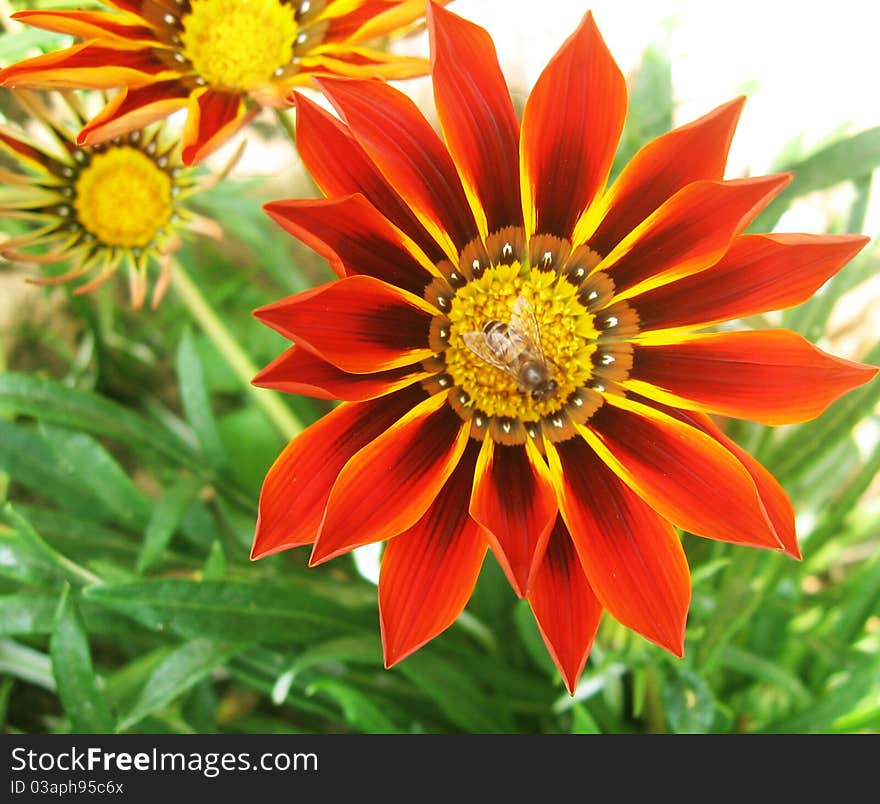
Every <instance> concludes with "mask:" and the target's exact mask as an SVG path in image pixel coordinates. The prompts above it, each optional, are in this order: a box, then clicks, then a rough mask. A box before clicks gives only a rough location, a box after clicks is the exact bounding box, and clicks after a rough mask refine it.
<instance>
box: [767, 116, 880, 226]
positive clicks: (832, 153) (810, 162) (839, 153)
mask: <svg viewBox="0 0 880 804" xmlns="http://www.w3.org/2000/svg"><path fill="white" fill-rule="evenodd" d="M877 167H880V127H878V128H872V129H868V130H867V131H862V132H861V133H859V134H855V135H853V136H851V137H846V138H844V139H841V140H838V141H837V142H835V143H833V144H832V145H829V146H827V147H826V148H822V149H821V150H820V151H818V152H817V153H814V154H812V155H811V156H809V157H807V158H806V159H804V160H803V161H801V162H796V163H795V164H793V165H788V166H787V167H786V170H791V171H793V172H794V174H795V178H794V181H792V183H791V184H789V185H788V187H786V188H785V189H784V190H783V191H782V192H781V193H780V194H779V195H778V196H777V197H776V198H775V199H774V200H773V201H772V202H771V203H770V205H769V206H768V207H767V208H766V209H765V210H764V211H763V212H762V213H761V214H760V215H759V216H758V217H757V219H756V220H755V222H754V223H753V224H752V226H751V227H750V228H751V231H754V232H770V231H772V230H773V227H774V226H776V224H777V223H778V222H779V219H780V218H781V217H782V214H783V213H784V212H785V210H787V209H788V208H789V207H790V206H791V203H792V201H794V200H795V199H796V198H800V197H801V196H804V195H808V194H809V193H814V192H816V191H817V190H827V189H828V188H829V187H834V185H835V184H840V183H841V182H843V181H848V180H853V179H859V178H861V177H862V176H864V175H866V174H867V173H870V172H871V171H872V170H875V169H876V168H877Z"/></svg>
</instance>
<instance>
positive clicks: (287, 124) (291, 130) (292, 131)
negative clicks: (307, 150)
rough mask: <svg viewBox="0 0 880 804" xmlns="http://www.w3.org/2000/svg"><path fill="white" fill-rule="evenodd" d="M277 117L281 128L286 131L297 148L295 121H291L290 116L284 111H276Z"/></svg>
mask: <svg viewBox="0 0 880 804" xmlns="http://www.w3.org/2000/svg"><path fill="white" fill-rule="evenodd" d="M275 116H276V117H277V118H278V122H279V123H280V124H281V128H283V129H284V131H285V133H286V134H287V136H288V137H289V138H290V141H291V142H292V143H293V147H294V148H295V147H296V128H295V127H294V125H293V121H292V120H291V119H290V115H289V114H288V113H287V112H286V111H284V109H276V110H275Z"/></svg>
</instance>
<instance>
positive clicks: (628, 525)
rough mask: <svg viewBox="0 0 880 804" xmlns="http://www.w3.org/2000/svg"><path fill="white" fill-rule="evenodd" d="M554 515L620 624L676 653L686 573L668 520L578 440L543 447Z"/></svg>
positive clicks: (686, 599) (687, 589)
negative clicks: (555, 497)
mask: <svg viewBox="0 0 880 804" xmlns="http://www.w3.org/2000/svg"><path fill="white" fill-rule="evenodd" d="M548 459H549V460H550V463H551V467H552V468H553V474H554V476H555V477H556V478H557V483H558V485H559V488H560V505H561V508H562V516H563V517H564V519H565V522H566V524H567V525H568V529H569V530H570V531H571V536H572V539H573V540H574V546H575V549H576V550H577V553H578V556H580V560H581V563H582V565H583V568H584V571H585V572H586V574H587V578H588V579H589V583H590V586H591V587H592V589H593V591H594V592H595V593H596V596H597V597H598V598H599V600H600V601H601V603H602V606H604V607H605V608H606V609H608V611H609V612H610V613H611V614H612V615H613V616H614V617H615V618H616V619H618V620H619V621H620V622H621V623H623V624H624V625H625V626H626V627H627V628H632V629H633V631H637V632H638V633H640V634H641V635H642V636H644V637H646V638H647V639H650V640H651V641H652V642H655V643H656V644H658V645H660V646H661V647H663V648H666V650H668V651H670V652H672V653H674V654H675V655H676V656H681V655H682V654H683V653H684V628H685V622H686V620H687V612H688V606H689V605H690V599H691V585H690V571H689V570H688V565H687V559H686V558H685V555H684V550H682V547H681V542H680V541H679V539H678V536H677V535H676V533H675V530H674V529H673V527H672V525H671V524H670V523H669V522H667V521H666V520H665V519H664V518H663V517H662V516H660V515H659V514H657V513H655V512H654V511H653V510H652V509H651V507H650V506H648V505H647V504H646V503H645V502H644V501H643V500H642V499H640V497H639V496H638V495H637V494H635V493H634V492H633V491H631V490H630V489H629V488H628V487H627V486H626V484H624V483H621V481H620V479H619V478H618V477H617V476H616V475H615V474H614V472H612V471H611V470H610V469H609V468H608V467H607V466H606V465H605V464H604V463H603V462H602V460H601V459H600V458H599V456H598V455H596V453H595V452H594V451H593V450H592V449H591V448H590V447H589V446H588V445H587V443H586V442H585V441H584V440H583V439H580V438H571V439H569V440H568V441H564V442H562V443H559V444H555V445H553V447H551V448H550V449H549V450H548Z"/></svg>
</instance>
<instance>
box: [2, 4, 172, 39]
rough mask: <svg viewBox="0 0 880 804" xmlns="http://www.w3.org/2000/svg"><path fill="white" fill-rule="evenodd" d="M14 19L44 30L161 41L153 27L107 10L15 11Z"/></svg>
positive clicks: (99, 36)
mask: <svg viewBox="0 0 880 804" xmlns="http://www.w3.org/2000/svg"><path fill="white" fill-rule="evenodd" d="M13 19H15V20H16V21H18V22H23V23H25V24H26V25H32V26H33V27H34V28H42V29H43V30H44V31H55V32H56V33H65V34H70V35H71V36H78V37H80V38H81V39H102V38H106V37H107V36H110V37H114V38H119V39H125V40H128V41H129V42H131V41H137V40H141V41H143V40H147V41H148V42H149V43H151V44H154V45H155V44H158V42H157V41H156V36H155V34H154V32H153V29H152V28H149V27H147V26H146V25H132V24H130V23H127V22H125V18H124V17H121V16H120V15H119V14H112V13H107V12H105V11H19V12H18V13H17V14H13Z"/></svg>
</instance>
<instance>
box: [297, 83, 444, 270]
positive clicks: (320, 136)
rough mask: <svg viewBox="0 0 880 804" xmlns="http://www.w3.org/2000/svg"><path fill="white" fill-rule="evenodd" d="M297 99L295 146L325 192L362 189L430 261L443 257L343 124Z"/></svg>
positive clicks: (334, 192)
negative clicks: (416, 244)
mask: <svg viewBox="0 0 880 804" xmlns="http://www.w3.org/2000/svg"><path fill="white" fill-rule="evenodd" d="M294 98H295V100H296V146H297V150H298V151H299V155H300V157H301V158H302V160H303V163H304V164H305V166H306V167H307V168H308V171H309V173H310V174H311V175H312V178H313V179H314V180H315V183H316V184H317V185H318V187H319V188H320V189H321V191H322V192H323V193H324V195H327V196H331V197H332V196H339V195H351V194H352V193H362V194H363V195H364V196H365V197H366V199H367V200H368V201H369V202H370V203H371V204H372V205H373V206H374V207H376V209H378V210H379V212H381V213H382V214H383V215H384V216H385V217H386V218H388V220H389V221H391V223H393V224H394V225H395V226H396V227H397V228H398V229H400V231H402V232H406V234H408V235H409V236H410V237H411V238H412V239H413V241H415V242H416V243H418V245H419V247H420V248H421V249H422V251H424V253H425V254H427V255H428V258H429V259H430V260H431V262H432V263H437V262H439V261H440V260H442V259H444V258H445V256H446V255H445V254H444V252H443V249H441V248H440V247H439V246H438V245H437V243H436V242H435V241H434V240H433V239H432V238H431V236H430V235H429V234H428V232H427V230H426V229H425V227H424V226H422V224H421V223H420V222H419V220H418V218H416V216H415V215H414V214H413V212H412V210H411V209H410V208H409V207H408V206H407V205H406V204H405V203H404V201H403V200H402V199H401V198H400V196H399V195H397V193H395V192H394V190H392V189H391V187H390V186H389V185H388V182H387V181H386V180H385V177H384V176H383V175H382V174H381V172H380V171H379V169H378V168H377V167H376V165H375V164H373V162H372V160H371V159H370V157H369V156H367V153H366V151H364V149H363V148H361V146H360V145H358V143H357V141H356V140H355V139H354V137H352V135H351V133H350V132H349V131H348V129H347V128H346V127H345V125H344V124H343V123H341V122H340V121H339V120H337V119H336V118H335V117H333V115H331V114H329V113H328V112H326V111H324V110H323V109H322V108H321V107H320V106H318V105H317V104H316V103H314V102H313V101H311V100H309V99H308V98H306V97H305V96H304V95H300V94H299V93H295V94H294Z"/></svg>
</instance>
